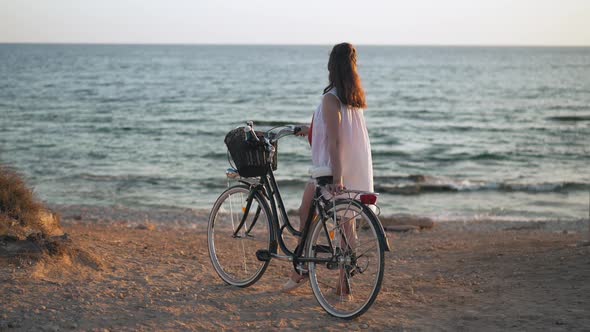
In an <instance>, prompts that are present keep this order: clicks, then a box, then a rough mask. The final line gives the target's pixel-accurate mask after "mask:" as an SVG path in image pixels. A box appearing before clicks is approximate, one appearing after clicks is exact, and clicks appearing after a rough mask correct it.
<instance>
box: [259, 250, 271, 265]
mask: <svg viewBox="0 0 590 332" xmlns="http://www.w3.org/2000/svg"><path fill="white" fill-rule="evenodd" d="M256 258H257V259H258V260H259V261H261V262H268V261H270V260H271V258H272V256H271V254H270V251H268V250H266V249H260V250H257V251H256Z"/></svg>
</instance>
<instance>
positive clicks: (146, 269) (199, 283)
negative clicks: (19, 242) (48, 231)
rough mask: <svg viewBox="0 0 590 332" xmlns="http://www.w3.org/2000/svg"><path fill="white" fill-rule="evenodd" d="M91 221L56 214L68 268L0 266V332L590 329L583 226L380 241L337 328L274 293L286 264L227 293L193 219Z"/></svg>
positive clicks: (115, 215) (480, 229)
mask: <svg viewBox="0 0 590 332" xmlns="http://www.w3.org/2000/svg"><path fill="white" fill-rule="evenodd" d="M96 211H98V210H92V209H84V208H72V209H70V210H66V209H64V208H63V207H62V216H63V221H62V223H63V225H64V229H65V231H66V232H67V233H68V235H69V237H70V238H71V241H72V247H73V248H75V249H74V250H73V251H72V252H74V253H76V254H75V255H65V256H60V255H58V256H52V257H50V256H47V255H43V256H41V257H39V256H36V255H32V256H21V257H19V258H18V259H14V258H10V259H7V258H0V259H1V260H3V262H2V264H0V284H1V285H2V286H1V287H0V298H1V299H2V306H1V307H0V330H1V331H4V330H7V331H8V330H10V331H12V330H17V331H18V330H22V331H30V330H41V331H61V330H82V331H106V330H109V331H126V330H140V331H142V330H170V331H171V330H248V329H260V330H277V329H281V330H312V329H320V330H331V331H340V330H343V329H346V330H394V331H395V330H399V331H401V330H410V331H411V330H426V331H428V330H447V331H457V330H471V331H474V330H477V331H480V330H515V331H520V330H553V331H561V330H563V331H570V330H584V329H588V328H589V327H590V295H589V294H590V283H588V280H590V247H588V246H580V243H581V242H582V241H583V240H585V239H586V236H587V234H586V233H585V232H586V231H587V229H586V228H585V227H586V226H587V224H585V223H584V221H580V222H575V223H572V222H570V223H559V222H556V223H555V224H553V225H552V226H551V227H548V226H547V225H546V224H539V223H533V222H531V223H519V224H514V223H512V224H511V223H506V224H495V225H490V224H485V223H475V222H474V223H443V224H437V225H436V226H435V227H434V228H433V229H430V230H422V231H417V230H413V231H410V232H404V233H391V232H390V233H388V236H389V241H390V243H391V245H392V248H393V251H392V252H390V253H387V254H386V273H385V279H384V284H383V288H382V291H381V293H380V295H379V297H378V299H377V301H376V303H375V304H374V305H373V307H372V308H371V309H370V310H369V311H368V312H367V313H365V314H364V315H363V316H361V317H360V318H358V319H355V320H352V321H343V320H339V319H335V318H332V317H330V316H329V315H328V314H327V313H325V312H324V311H323V310H322V309H321V307H320V306H319V305H318V304H317V303H316V300H315V298H314V297H313V295H312V292H311V289H310V288H309V287H302V288H301V289H299V290H297V291H296V292H295V293H293V294H290V295H287V294H282V293H279V292H278V289H279V288H280V285H281V284H282V283H283V282H284V280H285V279H286V276H287V275H288V274H289V272H290V265H289V264H288V263H286V262H282V261H276V260H275V261H273V262H272V263H271V265H270V268H269V269H268V270H267V272H266V274H265V275H264V276H263V278H262V279H261V280H260V281H259V282H258V283H256V284H255V285H254V286H252V287H249V288H246V289H238V288H234V287H231V286H227V285H225V284H223V282H222V281H221V280H220V279H219V278H218V277H217V275H216V274H215V271H214V270H213V268H212V266H211V264H210V262H209V256H208V252H207V240H206V232H205V217H204V216H203V215H199V214H192V215H193V218H194V219H195V220H196V222H195V220H185V221H183V222H180V223H177V224H176V225H175V226H174V227H171V226H165V225H166V224H165V223H162V222H161V221H162V220H156V221H151V220H149V219H144V220H138V219H139V218H138V216H140V215H141V213H137V212H135V213H128V214H125V213H122V212H121V211H123V210H121V211H119V212H117V211H111V213H110V215H106V216H105V215H103V216H102V217H101V218H99V217H97V214H96ZM125 216H127V219H128V220H122V219H121V218H124V217H125ZM162 216H168V217H167V218H172V219H183V217H182V213H180V214H174V213H172V212H164V213H162V214H160V217H161V218H163V217H162ZM146 217H147V218H151V219H158V217H157V216H156V217H153V216H152V217H153V218H152V217H150V215H146ZM133 218H135V219H136V220H133ZM161 218H160V219H161ZM189 219H190V218H189ZM181 221H182V220H181ZM183 223H184V225H182V224H183Z"/></svg>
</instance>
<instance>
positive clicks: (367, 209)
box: [361, 204, 390, 251]
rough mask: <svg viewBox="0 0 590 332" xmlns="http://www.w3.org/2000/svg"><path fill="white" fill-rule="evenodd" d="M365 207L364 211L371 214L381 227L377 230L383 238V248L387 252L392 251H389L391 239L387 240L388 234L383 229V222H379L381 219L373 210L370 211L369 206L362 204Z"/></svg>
mask: <svg viewBox="0 0 590 332" xmlns="http://www.w3.org/2000/svg"><path fill="white" fill-rule="evenodd" d="M361 205H362V207H363V211H364V212H365V213H367V214H371V215H372V216H373V217H374V218H375V220H377V224H378V225H379V228H378V229H377V232H379V233H381V235H382V237H380V239H381V244H382V245H383V248H384V249H385V251H390V250H389V239H388V238H387V233H385V229H384V228H383V225H382V224H381V220H379V218H377V215H376V214H375V212H373V210H371V209H369V207H368V206H366V205H364V204H361Z"/></svg>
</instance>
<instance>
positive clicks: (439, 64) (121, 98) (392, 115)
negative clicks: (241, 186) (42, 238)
mask: <svg viewBox="0 0 590 332" xmlns="http://www.w3.org/2000/svg"><path fill="white" fill-rule="evenodd" d="M357 49H358V67H359V73H360V76H361V78H362V82H363V86H364V88H365V90H366V95H367V103H368V108H367V109H366V110H365V118H366V121H367V126H368V130H369V135H370V140H371V144H372V155H373V167H374V181H375V191H377V192H379V193H380V196H379V200H378V204H379V206H380V208H381V213H382V214H384V215H394V214H408V215H412V216H419V217H429V218H433V219H435V220H439V221H455V220H458V221H461V220H463V221H465V220H474V219H475V220H492V221H493V220H517V221H518V220H543V221H551V220H580V219H585V218H588V216H589V209H590V48H584V47H459V46H457V47H443V46H437V47H427V46H365V45H360V46H358V47H357ZM330 50H331V46H330V45H314V46H303V45H292V46H282V45H82V44H81V45H76V44H67V45H60V44H53V45H44V44H0V162H1V163H2V164H5V165H9V166H10V167H13V168H15V169H17V170H18V171H19V172H21V173H22V174H23V175H24V177H25V179H26V181H27V182H28V183H29V184H30V185H31V186H32V187H33V188H34V191H35V193H36V195H37V196H38V197H39V198H40V199H42V200H43V201H45V202H46V203H47V204H49V205H59V206H68V205H83V206H93V207H125V208H131V209H148V210H149V209H169V208H179V209H195V210H207V209H210V207H211V206H212V204H213V202H214V201H215V199H216V197H217V196H218V195H219V194H220V193H221V192H222V191H223V190H224V189H225V188H227V186H228V185H231V184H233V181H228V179H227V178H226V176H225V170H226V169H227V168H228V167H230V164H229V162H228V155H227V149H226V147H225V145H224V141H223V140H224V137H225V135H226V133H227V132H229V131H230V130H232V129H234V128H236V127H237V126H241V125H243V124H244V123H245V122H246V121H249V120H251V121H253V122H254V126H255V129H257V130H265V129H269V128H271V127H274V126H280V125H286V124H305V123H309V122H310V120H311V116H312V113H313V111H314V110H315V109H316V108H317V106H318V104H319V103H320V101H321V95H322V91H323V89H324V87H325V86H326V85H327V80H328V72H327V61H328V56H329V53H330ZM310 154H311V150H310V147H309V144H308V142H307V140H306V139H305V138H297V137H286V138H284V139H282V140H281V141H280V142H279V146H278V169H277V171H276V173H275V174H276V176H277V178H278V180H279V186H280V189H281V193H282V195H283V197H284V198H285V201H286V204H287V207H288V208H296V207H297V206H298V204H299V201H300V197H301V192H302V190H303V187H304V186H305V183H306V182H307V181H308V178H309V175H308V169H309V166H310V159H311V156H310Z"/></svg>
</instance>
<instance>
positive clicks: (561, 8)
mask: <svg viewBox="0 0 590 332" xmlns="http://www.w3.org/2000/svg"><path fill="white" fill-rule="evenodd" d="M340 41H349V42H352V43H355V44H411V45H414V44H426V45H433V44H434V45H586V46H590V0H412V1H410V0H404V1H394V0H392V1H387V0H381V1H377V0H357V1H349V0H340V1H337V0H290V1H282V0H0V42H4V43H6V42H8V43H12V42H47V43H148V44H150V43H157V44H159V43H180V44H203V43H206V44H209V43H214V44H333V43H336V42H340Z"/></svg>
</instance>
